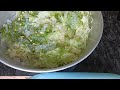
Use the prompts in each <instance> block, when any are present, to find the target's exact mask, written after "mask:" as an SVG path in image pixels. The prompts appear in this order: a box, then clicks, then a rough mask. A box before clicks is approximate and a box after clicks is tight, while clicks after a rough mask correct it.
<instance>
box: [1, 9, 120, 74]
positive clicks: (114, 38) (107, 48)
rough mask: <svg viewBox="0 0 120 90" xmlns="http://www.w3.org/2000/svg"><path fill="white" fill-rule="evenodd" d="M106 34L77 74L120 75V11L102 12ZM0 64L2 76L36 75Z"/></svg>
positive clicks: (75, 69)
mask: <svg viewBox="0 0 120 90" xmlns="http://www.w3.org/2000/svg"><path fill="white" fill-rule="evenodd" d="M102 14H103V18H104V32H103V36H102V39H101V42H100V43H99V45H98V46H97V48H96V49H95V51H94V52H93V53H92V54H91V55H90V56H89V57H88V58H86V59H85V60H84V61H82V62H81V63H79V64H78V65H76V66H75V67H74V70H73V71H76V72H109V73H117V74H120V21H118V20H117V15H118V11H102ZM34 74H35V73H26V72H22V71H18V70H15V69H12V68H10V67H8V66H6V65H3V64H2V63H0V76H12V75H18V76H19V75H34Z"/></svg>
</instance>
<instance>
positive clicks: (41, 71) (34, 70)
mask: <svg viewBox="0 0 120 90" xmlns="http://www.w3.org/2000/svg"><path fill="white" fill-rule="evenodd" d="M99 13H100V16H101V19H102V20H101V23H102V26H101V29H102V30H101V33H100V36H99V40H98V41H97V43H96V44H95V46H94V47H93V48H92V49H91V51H89V52H88V53H87V54H86V55H85V56H84V57H83V58H81V59H78V60H76V61H74V62H71V63H69V64H67V65H64V66H60V67H57V68H53V69H46V70H45V69H41V70H40V69H26V68H21V67H17V66H14V65H11V64H9V63H7V62H5V61H3V60H1V59H0V62H1V63H3V64H5V65H7V66H9V67H11V68H13V69H16V70H20V71H24V72H29V73H49V72H56V71H61V70H64V69H68V68H70V67H73V66H75V65H77V64H78V63H80V62H82V61H83V60H85V59H86V58H87V57H88V56H89V55H90V54H91V53H92V52H93V51H94V50H95V49H96V47H97V46H98V44H99V42H100V41H101V38H102V34H103V27H104V21H103V15H102V12H101V11H99Z"/></svg>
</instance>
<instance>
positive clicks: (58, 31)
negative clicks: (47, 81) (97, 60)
mask: <svg viewBox="0 0 120 90" xmlns="http://www.w3.org/2000/svg"><path fill="white" fill-rule="evenodd" d="M92 22H93V19H92V17H91V13H90V12H89V11H19V12H18V16H17V19H16V20H14V21H12V22H11V23H7V24H4V25H3V28H2V29H1V30H0V31H1V38H2V40H1V41H7V44H8V50H7V54H8V55H9V56H10V58H11V59H12V60H20V61H22V62H24V64H25V65H26V66H28V67H32V68H41V69H42V68H55V67H59V66H62V65H66V64H68V63H70V62H72V61H74V60H77V59H78V58H79V57H80V55H81V53H82V52H83V51H84V49H85V48H86V43H87V40H88V36H89V33H90V31H91V27H90V24H91V23H92Z"/></svg>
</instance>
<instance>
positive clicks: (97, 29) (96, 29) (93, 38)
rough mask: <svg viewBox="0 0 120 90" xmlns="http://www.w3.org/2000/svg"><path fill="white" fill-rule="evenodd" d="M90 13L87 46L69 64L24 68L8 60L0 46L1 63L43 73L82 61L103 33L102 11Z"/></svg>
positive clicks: (22, 69) (65, 67)
mask: <svg viewBox="0 0 120 90" xmlns="http://www.w3.org/2000/svg"><path fill="white" fill-rule="evenodd" d="M6 12H7V11H6ZM2 13H3V12H2ZM11 13H12V12H11ZM91 13H92V17H93V19H94V22H93V29H92V31H91V32H90V35H89V40H88V43H87V48H86V49H85V50H84V52H83V54H82V55H81V57H80V58H79V59H78V60H76V61H74V62H72V63H70V64H67V65H65V66H61V67H58V68H53V69H32V68H26V67H24V66H21V65H19V64H16V63H15V62H13V61H11V60H9V57H6V56H5V54H4V49H3V47H0V62H2V63H3V64H5V65H7V66H9V67H12V68H14V69H18V70H21V71H26V72H33V73H45V72H54V71H60V70H64V69H67V68H70V67H72V66H74V65H76V64H78V63H80V62H81V61H83V60H84V59H85V58H87V57H88V56H89V55H90V54H91V53H92V52H93V51H94V49H95V48H96V47H97V45H98V43H99V42H100V40H101V37H102V33H103V16H102V13H101V12H100V11H91ZM4 14H5V13H4ZM2 15H3V14H1V12H0V22H2V23H3V21H2V20H1V19H2V18H1V17H2ZM5 15H8V16H9V15H10V14H8V13H7V14H5ZM3 16H4V15H3Z"/></svg>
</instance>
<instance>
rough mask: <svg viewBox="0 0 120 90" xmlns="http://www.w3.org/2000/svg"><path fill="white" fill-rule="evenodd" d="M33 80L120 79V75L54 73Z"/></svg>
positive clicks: (34, 77) (37, 76)
mask: <svg viewBox="0 0 120 90" xmlns="http://www.w3.org/2000/svg"><path fill="white" fill-rule="evenodd" d="M31 79H120V75H117V74H111V73H87V72H86V73H83V72H54V73H44V74H38V75H35V76H33V77H31Z"/></svg>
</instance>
